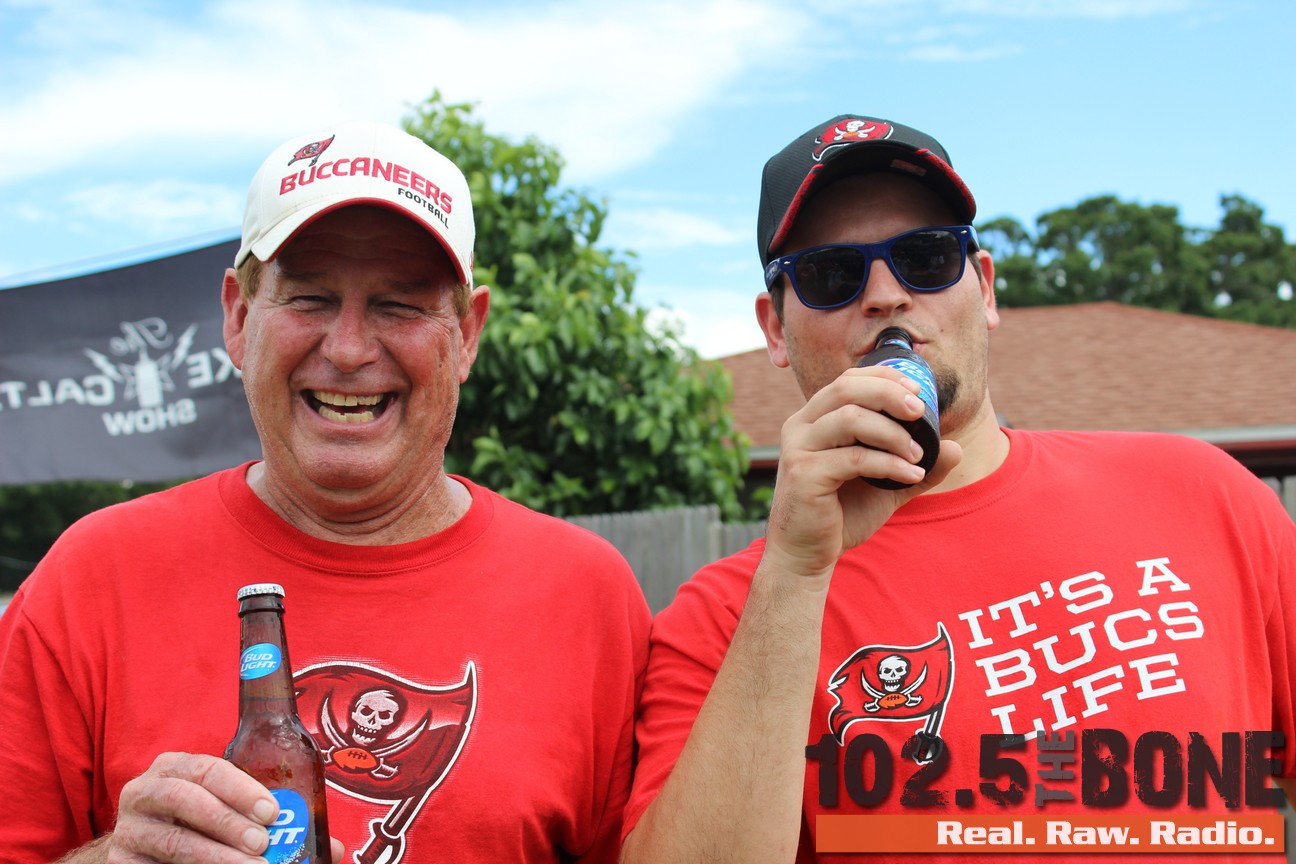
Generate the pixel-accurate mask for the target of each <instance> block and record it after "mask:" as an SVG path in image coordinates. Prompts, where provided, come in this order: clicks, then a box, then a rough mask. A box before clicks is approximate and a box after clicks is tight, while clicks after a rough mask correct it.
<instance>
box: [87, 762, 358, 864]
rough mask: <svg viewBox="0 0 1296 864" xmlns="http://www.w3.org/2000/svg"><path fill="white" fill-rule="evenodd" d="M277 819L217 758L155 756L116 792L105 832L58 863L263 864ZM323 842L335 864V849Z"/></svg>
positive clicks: (268, 803)
mask: <svg viewBox="0 0 1296 864" xmlns="http://www.w3.org/2000/svg"><path fill="white" fill-rule="evenodd" d="M278 815H279V805H278V803H277V802H276V801H275V799H274V796H272V795H271V794H270V792H269V790H267V789H266V788H265V787H264V786H262V785H261V784H260V783H258V782H257V781H256V780H253V779H252V778H251V777H250V776H249V775H248V774H246V773H245V772H243V771H241V770H240V769H238V768H236V767H235V766H234V765H232V764H231V763H229V762H227V761H225V760H224V759H219V758H217V757H215V756H205V755H200V754H194V753H163V754H161V755H160V756H158V757H157V758H156V759H154V760H153V764H152V765H150V766H149V769H148V770H147V771H145V772H144V773H143V774H141V775H140V776H139V777H136V778H135V779H134V780H132V781H130V782H129V783H127V784H126V785H125V786H123V787H122V794H121V802H120V804H119V806H118V812H117V827H116V828H115V829H114V830H113V832H112V834H110V835H107V836H106V837H104V838H101V839H100V840H97V841H95V842H94V843H91V844H89V845H87V846H83V847H82V848H81V849H80V850H78V851H77V852H75V853H73V854H72V855H69V856H67V857H66V858H64V859H63V862H67V864H71V862H101V861H106V862H108V864H144V862H148V864H154V862H170V864H252V862H256V864H263V861H264V859H262V858H261V857H260V856H261V855H262V853H264V852H265V850H266V848H267V847H268V846H269V844H270V834H269V832H268V831H267V830H266V826H267V825H270V824H272V823H273V822H274V821H275V819H276V817H277V816H278ZM331 842H332V852H333V860H334V861H335V862H340V861H341V860H342V856H343V853H344V850H343V847H342V844H341V843H340V842H338V841H337V840H332V841H331Z"/></svg>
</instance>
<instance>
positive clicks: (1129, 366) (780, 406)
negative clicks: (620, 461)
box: [720, 302, 1296, 464]
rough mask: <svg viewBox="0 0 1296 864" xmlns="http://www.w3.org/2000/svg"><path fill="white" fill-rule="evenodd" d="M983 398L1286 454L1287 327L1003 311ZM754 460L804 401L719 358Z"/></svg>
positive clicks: (1054, 418) (1294, 344) (763, 373)
mask: <svg viewBox="0 0 1296 864" xmlns="http://www.w3.org/2000/svg"><path fill="white" fill-rule="evenodd" d="M1000 317H1001V323H1000V326H999V328H998V329H997V330H995V331H994V332H993V333H991V334H990V397H991V401H992V402H993V403H994V406H995V411H996V412H997V413H998V414H999V417H1000V419H1001V422H1003V423H1004V424H1006V425H1009V426H1013V427H1016V428H1019V429H1111V430H1142V431H1152V430H1157V431H1173V432H1182V433H1186V434H1190V435H1193V436H1195V437H1199V438H1203V439H1205V440H1208V441H1213V442H1214V443H1217V444H1219V445H1220V446H1223V447H1225V449H1230V450H1238V449H1247V448H1252V449H1254V448H1275V447H1276V448H1278V449H1283V450H1286V451H1288V452H1289V453H1296V330H1287V329H1282V328H1277V327H1263V326H1260V325H1256V324H1245V323H1240V322H1234V321H1223V320H1219V319H1214V318H1204V317H1200V316H1194V315H1182V314H1177V313H1171V312H1160V311H1157V310H1153V309H1144V308H1139V307H1132V306H1122V305H1120V304H1118V303H1112V302H1104V303H1086V304H1079V305H1072V306H1041V307H1032V308H1027V309H1001V310H1000ZM720 362H721V363H723V364H724V366H725V368H726V369H728V370H729V372H730V374H731V375H732V376H733V382H734V402H733V411H734V420H735V424H736V426H737V427H738V429H739V430H740V431H742V432H744V433H746V435H747V436H748V437H749V438H750V439H751V441H752V444H751V447H752V453H751V455H752V461H753V464H759V463H761V462H762V461H764V462H766V463H768V462H769V461H770V460H772V459H777V450H778V442H779V432H780V428H781V427H782V424H783V421H784V420H786V419H787V417H789V416H790V415H791V414H792V413H793V412H795V411H796V410H797V409H798V408H800V407H801V406H802V405H804V404H805V399H804V398H803V397H802V396H801V391H800V390H799V389H798V388H797V385H796V380H795V379H794V378H793V376H792V373H791V372H790V371H789V370H787V369H777V368H775V367H774V366H773V365H772V364H771V363H770V362H769V357H768V355H767V354H766V352H765V351H764V349H760V350H756V351H747V352H744V353H742V354H734V355H731V356H729V357H723V358H721V359H720Z"/></svg>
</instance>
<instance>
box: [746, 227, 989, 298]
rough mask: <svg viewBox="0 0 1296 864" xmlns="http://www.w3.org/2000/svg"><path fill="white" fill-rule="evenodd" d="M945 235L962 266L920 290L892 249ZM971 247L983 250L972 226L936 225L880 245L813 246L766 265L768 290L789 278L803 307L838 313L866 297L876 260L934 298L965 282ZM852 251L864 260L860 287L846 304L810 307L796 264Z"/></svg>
mask: <svg viewBox="0 0 1296 864" xmlns="http://www.w3.org/2000/svg"><path fill="white" fill-rule="evenodd" d="M937 231H940V232H946V233H948V234H952V235H953V236H954V237H955V238H956V239H957V240H958V244H959V265H958V273H957V274H955V276H954V278H952V279H950V280H949V281H948V282H944V283H943V284H940V285H932V286H921V285H915V284H913V283H912V282H910V281H909V280H908V279H907V278H905V276H904V275H903V274H902V273H901V272H900V270H899V269H897V267H896V265H895V261H894V260H893V259H892V257H891V249H892V248H893V247H894V246H895V245H896V244H897V243H902V242H904V241H905V240H907V239H909V238H911V237H913V236H914V235H917V234H930V233H932V232H937ZM969 244H971V245H972V247H973V248H974V249H980V248H981V244H980V243H979V242H978V240H977V235H976V230H975V229H974V228H973V227H972V226H971V225H933V226H931V227H930V228H917V229H915V230H913V231H905V232H904V233H903V234H897V235H895V236H894V237H891V238H888V239H886V240H882V241H881V242H878V243H828V244H825V245H823V246H811V247H810V248H809V249H801V250H800V251H797V252H793V253H792V254H791V255H784V256H783V257H781V258H775V259H774V260H773V261H770V262H769V264H767V265H765V287H766V288H770V287H771V286H773V284H774V282H775V281H776V280H777V279H778V277H779V274H781V273H784V274H787V277H788V281H789V282H791V283H792V290H793V291H795V292H796V295H797V299H798V300H800V301H801V304H802V305H803V306H806V307H807V308H809V309H839V308H841V307H842V306H845V305H847V304H849V303H853V302H855V300H856V299H858V298H859V296H860V294H862V293H864V286H865V285H867V284H868V277H869V268H870V266H871V265H872V264H873V261H874V260H875V259H878V258H881V259H882V260H883V261H885V262H886V265H887V267H888V268H889V269H890V270H891V273H892V274H894V276H895V277H896V279H897V280H899V282H900V284H901V285H903V286H904V287H905V288H907V289H909V290H910V291H918V292H920V293H923V294H933V293H935V292H937V291H944V290H945V289H946V288H949V287H950V286H951V285H954V284H955V283H957V282H958V281H959V280H960V279H962V278H963V273H964V272H965V271H966V269H967V259H968V245H969ZM839 249H851V250H855V251H858V252H860V253H862V254H863V256H864V271H863V274H862V275H861V277H860V280H859V284H858V285H856V286H855V288H854V290H853V291H852V292H851V294H850V296H848V297H846V298H845V299H843V300H840V301H836V302H833V303H823V304H820V303H811V302H808V301H807V300H806V298H805V295H804V294H802V293H801V286H800V284H799V283H798V282H797V277H796V266H797V263H798V262H799V261H800V260H801V259H802V258H803V257H804V256H806V255H812V254H814V253H816V252H823V251H825V250H839Z"/></svg>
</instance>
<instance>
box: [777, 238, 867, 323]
mask: <svg viewBox="0 0 1296 864" xmlns="http://www.w3.org/2000/svg"><path fill="white" fill-rule="evenodd" d="M867 263H868V262H867V260H866V259H865V257H864V253H863V252H861V251H860V250H859V249H850V248H841V247H832V248H828V249H816V250H814V251H812V252H807V253H806V254H804V255H802V256H801V257H800V258H798V259H797V261H796V264H795V265H794V268H793V270H794V274H795V278H796V287H797V294H798V295H799V296H800V297H801V302H802V303H804V304H805V305H807V306H810V307H811V308H817V309H823V308H827V307H831V306H840V305H841V304H843V303H845V302H846V301H848V300H850V299H851V298H852V297H854V296H855V295H856V294H858V293H859V290H860V287H861V286H862V285H863V284H864V271H865V270H866V269H867V266H866V265H867Z"/></svg>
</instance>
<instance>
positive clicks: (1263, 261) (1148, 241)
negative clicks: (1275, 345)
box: [978, 195, 1296, 327]
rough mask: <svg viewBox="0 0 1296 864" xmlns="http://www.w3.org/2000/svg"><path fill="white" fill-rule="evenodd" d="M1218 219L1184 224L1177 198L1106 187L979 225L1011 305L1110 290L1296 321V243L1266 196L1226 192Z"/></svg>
mask: <svg viewBox="0 0 1296 864" xmlns="http://www.w3.org/2000/svg"><path fill="white" fill-rule="evenodd" d="M1220 206H1221V208H1222V210H1223V216H1222V218H1221V220H1220V225H1219V227H1218V228H1216V229H1198V228H1188V227H1185V226H1183V225H1182V224H1181V223H1180V221H1179V212H1178V209H1177V208H1175V207H1170V206H1166V205H1162V204H1153V205H1150V206H1144V205H1140V204H1134V203H1130V202H1125V201H1121V200H1119V199H1118V198H1116V197H1115V196H1111V195H1105V196H1099V197H1096V198H1090V199H1088V200H1085V201H1082V202H1080V203H1079V204H1078V205H1076V206H1075V207H1064V208H1059V209H1057V210H1053V211H1050V212H1048V213H1045V214H1044V215H1042V216H1040V217H1039V219H1038V220H1037V222H1036V225H1035V232H1034V233H1033V234H1032V232H1031V231H1030V230H1028V229H1027V228H1025V227H1024V226H1022V225H1021V224H1020V223H1019V222H1017V221H1016V220H1014V219H1011V218H1008V217H1001V218H998V219H994V220H991V221H989V222H987V223H985V224H983V225H981V226H980V227H979V228H978V232H979V234H980V236H981V240H982V244H983V245H984V247H985V248H986V249H988V250H989V251H990V252H991V254H992V255H994V257H995V265H996V267H995V270H996V280H995V281H996V291H997V294H998V300H999V302H1000V303H1001V304H1002V305H1003V306H1007V307H1011V306H1047V305H1052V304H1059V303H1089V302H1095V301H1100V300H1111V301H1116V302H1119V303H1126V304H1129V305H1133V306H1147V307H1151V308H1154V309H1163V310H1166V311H1172V312H1183V313H1188V314H1193V315H1209V316H1215V317H1223V318H1231V319H1236V320H1242V321H1251V322H1254V323H1259V324H1269V325H1275V326H1283V327H1296V302H1294V301H1293V299H1292V294H1293V283H1296V246H1293V245H1292V244H1290V243H1287V242H1286V240H1285V239H1284V237H1283V232H1282V229H1281V228H1279V227H1277V226H1274V225H1269V224H1266V223H1265V221H1264V211H1263V210H1262V209H1261V208H1260V207H1259V205H1257V204H1254V203H1253V202H1251V201H1248V200H1247V199H1245V198H1242V197H1241V196H1237V195H1226V196H1223V197H1221V199H1220Z"/></svg>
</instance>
